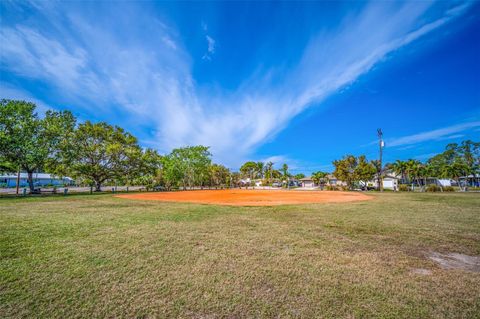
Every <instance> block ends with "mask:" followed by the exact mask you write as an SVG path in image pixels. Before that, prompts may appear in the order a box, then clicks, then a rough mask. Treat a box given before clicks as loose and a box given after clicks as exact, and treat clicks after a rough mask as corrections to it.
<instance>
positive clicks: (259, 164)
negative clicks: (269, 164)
mask: <svg viewBox="0 0 480 319" xmlns="http://www.w3.org/2000/svg"><path fill="white" fill-rule="evenodd" d="M264 167H265V163H263V162H257V177H259V178H263V176H264V175H263V173H264Z"/></svg>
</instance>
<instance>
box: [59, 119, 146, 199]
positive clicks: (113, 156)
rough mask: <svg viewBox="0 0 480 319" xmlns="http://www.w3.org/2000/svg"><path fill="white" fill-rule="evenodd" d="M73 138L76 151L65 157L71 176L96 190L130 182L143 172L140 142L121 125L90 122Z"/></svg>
mask: <svg viewBox="0 0 480 319" xmlns="http://www.w3.org/2000/svg"><path fill="white" fill-rule="evenodd" d="M74 139H75V145H74V148H73V149H71V150H69V152H67V153H63V154H62V155H63V156H62V157H63V158H64V161H65V162H66V163H68V165H67V166H68V167H69V168H68V171H69V173H70V174H71V175H72V176H75V177H78V178H81V179H83V180H85V181H88V182H90V183H92V184H93V185H94V186H95V191H100V190H101V186H102V184H103V183H104V182H105V181H106V180H122V179H125V178H127V179H129V180H131V179H133V178H134V176H135V175H136V174H137V173H138V172H140V171H141V169H142V166H141V158H142V151H141V148H140V147H139V145H138V143H137V139H136V138H135V137H134V136H133V135H131V134H130V133H128V132H125V131H124V130H123V129H122V128H120V127H118V126H111V125H109V124H107V123H105V122H100V123H91V122H90V121H87V122H85V123H82V124H80V125H79V126H78V128H77V130H76V131H75V135H74Z"/></svg>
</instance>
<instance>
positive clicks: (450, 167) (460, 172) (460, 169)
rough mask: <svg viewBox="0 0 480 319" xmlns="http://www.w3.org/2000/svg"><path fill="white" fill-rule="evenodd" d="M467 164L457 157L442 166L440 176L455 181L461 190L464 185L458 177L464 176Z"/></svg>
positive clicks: (467, 167)
mask: <svg viewBox="0 0 480 319" xmlns="http://www.w3.org/2000/svg"><path fill="white" fill-rule="evenodd" d="M469 169H470V168H469V166H468V164H467V163H465V161H463V160H462V159H458V160H456V161H454V162H453V163H451V164H446V165H444V166H442V172H441V177H444V178H450V179H453V180H454V181H456V182H457V185H458V186H459V187H460V189H461V190H465V185H462V183H461V181H460V178H461V177H463V176H466V175H467V174H468V172H469Z"/></svg>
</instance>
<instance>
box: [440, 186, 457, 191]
mask: <svg viewBox="0 0 480 319" xmlns="http://www.w3.org/2000/svg"><path fill="white" fill-rule="evenodd" d="M443 191H444V192H454V191H455V188H453V186H445V187H444V188H443Z"/></svg>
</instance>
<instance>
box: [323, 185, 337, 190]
mask: <svg viewBox="0 0 480 319" xmlns="http://www.w3.org/2000/svg"><path fill="white" fill-rule="evenodd" d="M325 189H326V190H327V191H338V186H336V185H327V186H326V187H325Z"/></svg>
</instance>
